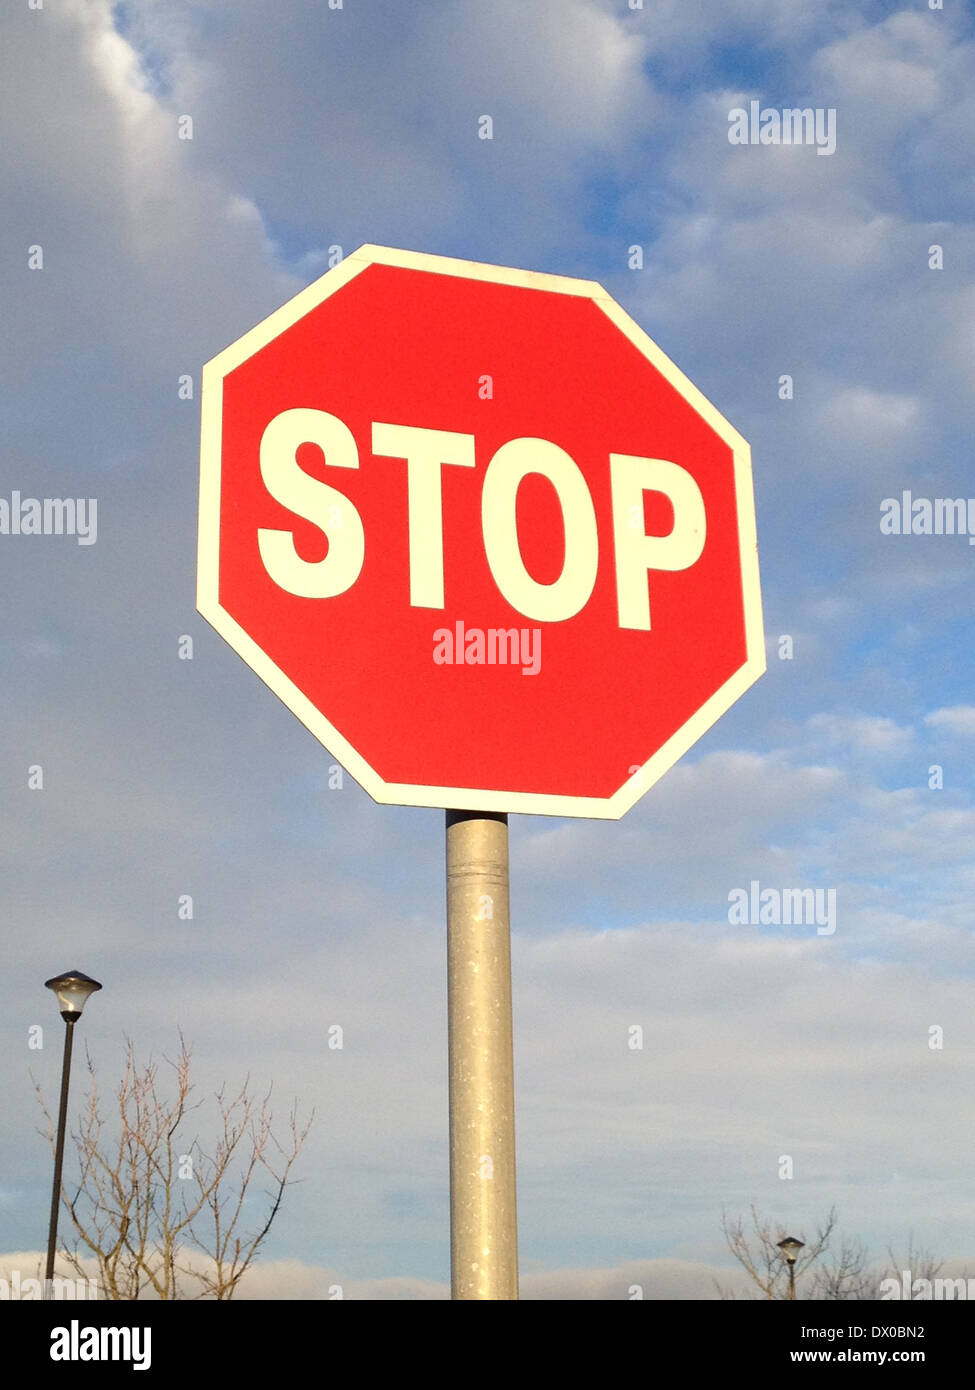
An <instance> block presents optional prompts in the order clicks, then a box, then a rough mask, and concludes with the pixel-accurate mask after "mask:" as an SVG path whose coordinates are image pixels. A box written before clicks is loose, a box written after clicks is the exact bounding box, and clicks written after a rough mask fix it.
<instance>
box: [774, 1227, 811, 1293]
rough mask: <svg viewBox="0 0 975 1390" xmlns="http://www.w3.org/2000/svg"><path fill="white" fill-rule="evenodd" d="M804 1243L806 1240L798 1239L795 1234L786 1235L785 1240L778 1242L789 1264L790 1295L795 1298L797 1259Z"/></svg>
mask: <svg viewBox="0 0 975 1390" xmlns="http://www.w3.org/2000/svg"><path fill="white" fill-rule="evenodd" d="M804 1244H805V1242H804V1241H801V1240H796V1238H795V1236H786V1237H785V1239H784V1240H780V1241H779V1242H778V1246H779V1249H780V1250H781V1251H782V1256H783V1258H784V1259H785V1261H786V1263H787V1264H788V1266H789V1297H790V1298H791V1299H795V1296H796V1259H797V1257H798V1255H799V1251H800V1250H801V1249H802V1248H803V1245H804Z"/></svg>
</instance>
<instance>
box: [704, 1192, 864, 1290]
mask: <svg viewBox="0 0 975 1390" xmlns="http://www.w3.org/2000/svg"><path fill="white" fill-rule="evenodd" d="M836 1222H837V1214H836V1208H835V1207H831V1208H830V1210H829V1212H828V1213H827V1215H826V1217H825V1219H824V1220H823V1221H822V1222H820V1224H819V1225H818V1226H817V1229H816V1234H815V1236H813V1237H812V1238H811V1239H809V1240H807V1241H806V1242H805V1246H804V1248H803V1250H802V1252H801V1253H800V1254H799V1256H798V1257H797V1259H796V1263H795V1280H796V1285H797V1289H798V1292H799V1296H800V1297H805V1298H814V1299H860V1298H869V1297H871V1296H872V1295H871V1290H872V1289H873V1286H874V1283H875V1281H874V1280H873V1278H872V1276H871V1275H870V1273H869V1270H868V1268H867V1252H866V1249H865V1248H864V1247H863V1246H862V1245H861V1244H860V1242H859V1241H847V1240H844V1241H843V1242H842V1243H841V1245H840V1250H839V1254H838V1255H837V1256H836V1257H835V1258H834V1259H833V1260H832V1261H831V1262H827V1259H826V1257H827V1256H828V1254H829V1250H830V1243H831V1241H832V1240H833V1239H834V1237H835V1234H836ZM721 1230H722V1231H723V1233H724V1238H725V1240H726V1242H727V1245H728V1249H729V1250H730V1251H731V1253H732V1254H733V1255H734V1257H735V1259H736V1260H737V1261H738V1263H739V1264H740V1265H741V1267H742V1268H743V1269H744V1271H745V1273H746V1274H747V1275H748V1277H749V1278H750V1279H751V1280H752V1282H753V1283H754V1284H755V1286H756V1287H757V1288H758V1289H759V1290H760V1291H761V1294H762V1295H763V1296H764V1297H765V1298H788V1297H789V1269H788V1265H787V1263H786V1261H785V1260H784V1259H783V1258H782V1251H781V1250H780V1249H779V1246H778V1242H779V1241H780V1240H783V1239H784V1238H785V1236H786V1231H785V1229H784V1227H781V1226H773V1225H772V1223H771V1222H770V1221H769V1220H767V1219H765V1218H762V1217H760V1216H759V1213H758V1211H757V1210H756V1208H755V1207H754V1206H753V1207H752V1208H751V1229H750V1230H748V1229H746V1226H745V1221H744V1219H743V1218H742V1217H741V1216H737V1217H730V1216H729V1215H728V1214H727V1212H724V1213H722V1217H721ZM798 1238H799V1239H800V1240H801V1239H803V1236H802V1234H801V1233H800V1236H799V1237H798ZM813 1266H816V1268H815V1269H813ZM807 1270H813V1272H812V1275H811V1277H810V1278H809V1279H807V1280H805V1281H803V1278H802V1276H803V1275H804V1274H805V1273H806V1271H807ZM718 1288H719V1291H720V1292H721V1294H722V1297H733V1295H729V1294H728V1293H727V1291H726V1290H724V1289H722V1288H721V1286H720V1285H718Z"/></svg>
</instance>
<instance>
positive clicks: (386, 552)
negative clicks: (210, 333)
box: [197, 246, 765, 818]
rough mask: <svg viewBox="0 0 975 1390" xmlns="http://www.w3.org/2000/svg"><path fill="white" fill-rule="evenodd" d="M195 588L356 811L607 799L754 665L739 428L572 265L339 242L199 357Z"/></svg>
mask: <svg viewBox="0 0 975 1390" xmlns="http://www.w3.org/2000/svg"><path fill="white" fill-rule="evenodd" d="M197 606H198V608H199V610H200V612H201V613H202V614H203V616H204V617H205V618H206V619H207V620H208V621H209V622H210V623H211V624H212V625H213V626H214V627H215V628H216V629H217V631H218V632H220V633H221V634H222V635H223V637H225V638H226V640H227V641H228V642H229V643H230V645H231V646H232V647H233V648H234V649H235V651H237V652H238V653H239V655H240V656H242V657H243V658H244V660H245V661H246V662H247V663H248V665H250V666H251V667H252V668H253V669H254V670H255V671H256V672H257V674H258V675H259V676H261V678H262V679H263V680H264V681H265V682H266V683H267V684H268V685H269V686H270V687H271V689H272V690H274V691H275V692H276V693H277V695H279V696H280V698H281V699H282V700H283V701H284V702H285V704H286V705H288V707H289V708H290V709H291V710H292V711H293V712H294V713H295V714H296V715H297V716H298V718H299V719H300V720H301V721H302V722H303V723H304V724H305V725H306V726H307V727H308V728H309V729H310V730H311V732H312V733H313V734H315V736H316V737H317V738H318V739H319V740H320V741H321V742H322V743H323V744H324V745H325V747H326V748H327V749H328V750H329V752H330V753H331V754H332V755H333V756H334V757H335V758H337V759H338V760H339V761H340V762H341V763H342V764H343V765H344V767H345V768H346V769H347V770H348V772H349V773H350V774H351V775H352V776H353V777H355V778H356V779H357V780H358V781H359V782H360V783H361V785H362V786H363V787H364V788H365V789H366V791H368V792H369V793H370V794H371V795H372V796H373V797H374V798H375V799H376V800H377V801H381V802H391V803H399V804H406V805H415V806H443V807H455V808H459V809H470V810H484V811H528V812H537V813H544V814H549V815H562V816H598V817H605V818H615V817H618V816H621V815H622V814H623V813H624V812H625V811H626V810H628V809H629V807H630V806H632V805H633V803H634V802H635V801H636V800H637V799H638V798H639V797H640V796H641V795H642V794H643V793H644V792H645V791H646V790H647V789H648V788H649V787H650V786H651V785H652V784H653V783H654V782H655V781H656V780H657V779H658V778H659V777H660V776H661V775H662V774H663V773H664V772H666V771H667V769H668V768H670V767H671V766H672V765H673V764H674V763H675V762H676V761H677V759H678V758H679V757H680V756H681V755H682V754H683V753H684V752H685V751H686V750H687V749H688V748H689V747H690V746H691V744H692V743H694V741H695V740H696V739H697V738H699V737H700V736H701V734H703V733H704V732H705V730H707V729H708V728H709V727H710V726H711V725H712V724H713V723H714V721H715V720H716V719H717V718H718V717H719V716H720V715H721V714H723V713H724V711H725V710H727V709H728V708H729V706H730V705H731V704H732V703H733V702H734V701H735V700H736V699H737V698H738V696H739V695H741V694H742V693H743V692H744V691H745V690H746V689H747V688H748V687H749V686H750V685H751V684H752V683H753V682H754V681H755V680H757V678H758V677H759V676H760V675H761V674H762V672H763V671H764V669H765V649H764V637H763V631H762V613H761V596H760V591H759V579H758V555H757V546H756V537H755V515H754V503H753V498H752V481H751V463H750V457H749V450H748V445H747V444H746V443H745V441H744V440H743V439H742V438H741V436H740V435H739V434H738V433H737V432H736V431H735V430H734V429H733V428H732V426H731V425H729V424H728V422H727V421H726V420H725V419H724V418H723V417H722V416H721V415H720V414H719V413H718V411H717V410H715V408H714V407H713V406H712V405H711V404H710V403H709V402H708V401H707V400H706V399H705V398H704V397H703V396H702V395H701V393H700V392H699V391H698V390H697V388H696V387H695V386H693V385H692V384H691V382H690V381H688V380H687V378H686V377H685V376H684V375H683V373H682V372H681V371H680V370H679V369H678V368H677V367H676V366H675V365H674V363H673V362H671V361H670V360H669V359H668V358H667V357H666V356H665V355H664V353H663V352H661V351H660V349H659V348H658V347H657V346H656V345H655V344H654V343H653V342H651V340H650V339H649V338H648V337H647V335H646V334H645V333H644V332H643V331H642V329H640V328H639V327H638V326H637V324H636V323H634V322H633V320H632V319H631V318H630V317H629V316H628V315H627V314H626V313H625V312H624V310H623V309H621V308H620V306H619V305H618V304H616V303H615V302H614V300H613V299H611V298H610V296H609V295H608V294H607V293H606V291H605V290H604V289H602V287H601V286H600V285H598V284H596V283H594V282H593V281H585V280H574V279H567V278H563V277H561V276H554V275H540V274H533V273H530V272H527V271H521V270H511V269H506V268H502V267H499V266H491V265H478V264H475V263H473V262H470V261H461V260H452V259H447V258H444V257H440V256H432V255H424V254H419V253H416V252H410V251H396V250H391V249H389V248H385V247H379V246H363V247H361V248H360V249H359V250H358V251H356V252H355V253H354V254H353V255H351V256H349V257H347V258H346V259H345V260H344V261H343V262H341V264H339V265H337V266H336V267H335V268H334V269H332V270H330V271H329V272H328V273H327V274H326V275H323V276H322V278H321V279H320V280H317V281H316V282H315V283H314V284H312V285H310V286H309V287H308V288H307V289H305V290H303V291H302V292H301V293H300V294H298V295H297V296H296V297H295V298H294V299H292V300H290V301H289V303H287V304H285V305H284V306H283V307H282V308H281V309H279V310H277V312H276V313H273V314H272V315H271V316H270V317H269V318H267V319H265V320H264V322H263V323H260V324H258V326H257V327H256V328H253V329H251V331H250V332H249V333H246V334H245V335H244V336H243V337H242V338H240V339H239V340H238V341H237V342H236V343H234V344H233V345H232V346H230V347H228V348H227V349H226V350H225V351H224V352H221V353H220V354H219V355H218V356H217V357H215V358H214V359H213V360H212V361H211V362H209V363H208V364H207V365H206V367H205V368H204V373H203V392H202V449H201V497H200V535H199V587H198V601H197Z"/></svg>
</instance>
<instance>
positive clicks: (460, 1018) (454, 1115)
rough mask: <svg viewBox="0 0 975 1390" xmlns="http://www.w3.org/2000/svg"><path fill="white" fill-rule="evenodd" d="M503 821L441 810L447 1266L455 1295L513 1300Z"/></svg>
mask: <svg viewBox="0 0 975 1390" xmlns="http://www.w3.org/2000/svg"><path fill="white" fill-rule="evenodd" d="M508 913H509V908H508V817H507V816H505V815H500V814H495V813H493V812H490V811H448V812H447V1014H448V1035H449V1049H450V1268H451V1297H453V1298H455V1299H481V1298H485V1299H516V1298H517V1297H518V1229H517V1220H516V1210H515V1089H514V1063H513V1050H512V1041H511V936H510V925H509V915H508Z"/></svg>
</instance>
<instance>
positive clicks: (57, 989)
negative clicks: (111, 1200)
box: [44, 970, 101, 1298]
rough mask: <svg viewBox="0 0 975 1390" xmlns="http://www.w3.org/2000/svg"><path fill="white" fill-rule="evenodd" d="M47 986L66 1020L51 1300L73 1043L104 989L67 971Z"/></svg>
mask: <svg viewBox="0 0 975 1390" xmlns="http://www.w3.org/2000/svg"><path fill="white" fill-rule="evenodd" d="M44 987H45V988H46V989H53V990H54V993H55V994H56V995H57V997H58V1008H59V1009H60V1010H61V1017H62V1018H63V1019H64V1060H63V1061H62V1063H61V1108H60V1110H59V1112H58V1135H57V1144H56V1146H55V1150H54V1193H53V1195H52V1197H51V1224H50V1226H49V1227H48V1232H47V1269H46V1271H45V1274H44V1296H45V1298H50V1297H51V1280H52V1279H53V1278H54V1247H55V1245H56V1244H57V1238H58V1207H59V1206H60V1204H61V1162H62V1159H63V1158H64V1127H65V1123H66V1121H67V1116H68V1080H69V1078H70V1076H71V1040H72V1038H73V1037H74V1026H75V1024H76V1023H77V1022H78V1019H79V1018H80V1017H81V1011H82V1009H83V1008H84V1007H85V1000H86V999H87V998H88V996H89V994H94V993H95V990H96V989H101V985H100V984H99V983H98V981H97V980H93V979H92V978H91V976H90V975H82V973H81V971H80V970H67V971H65V973H64V974H63V975H55V976H54V979H53V980H45V981H44Z"/></svg>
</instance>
